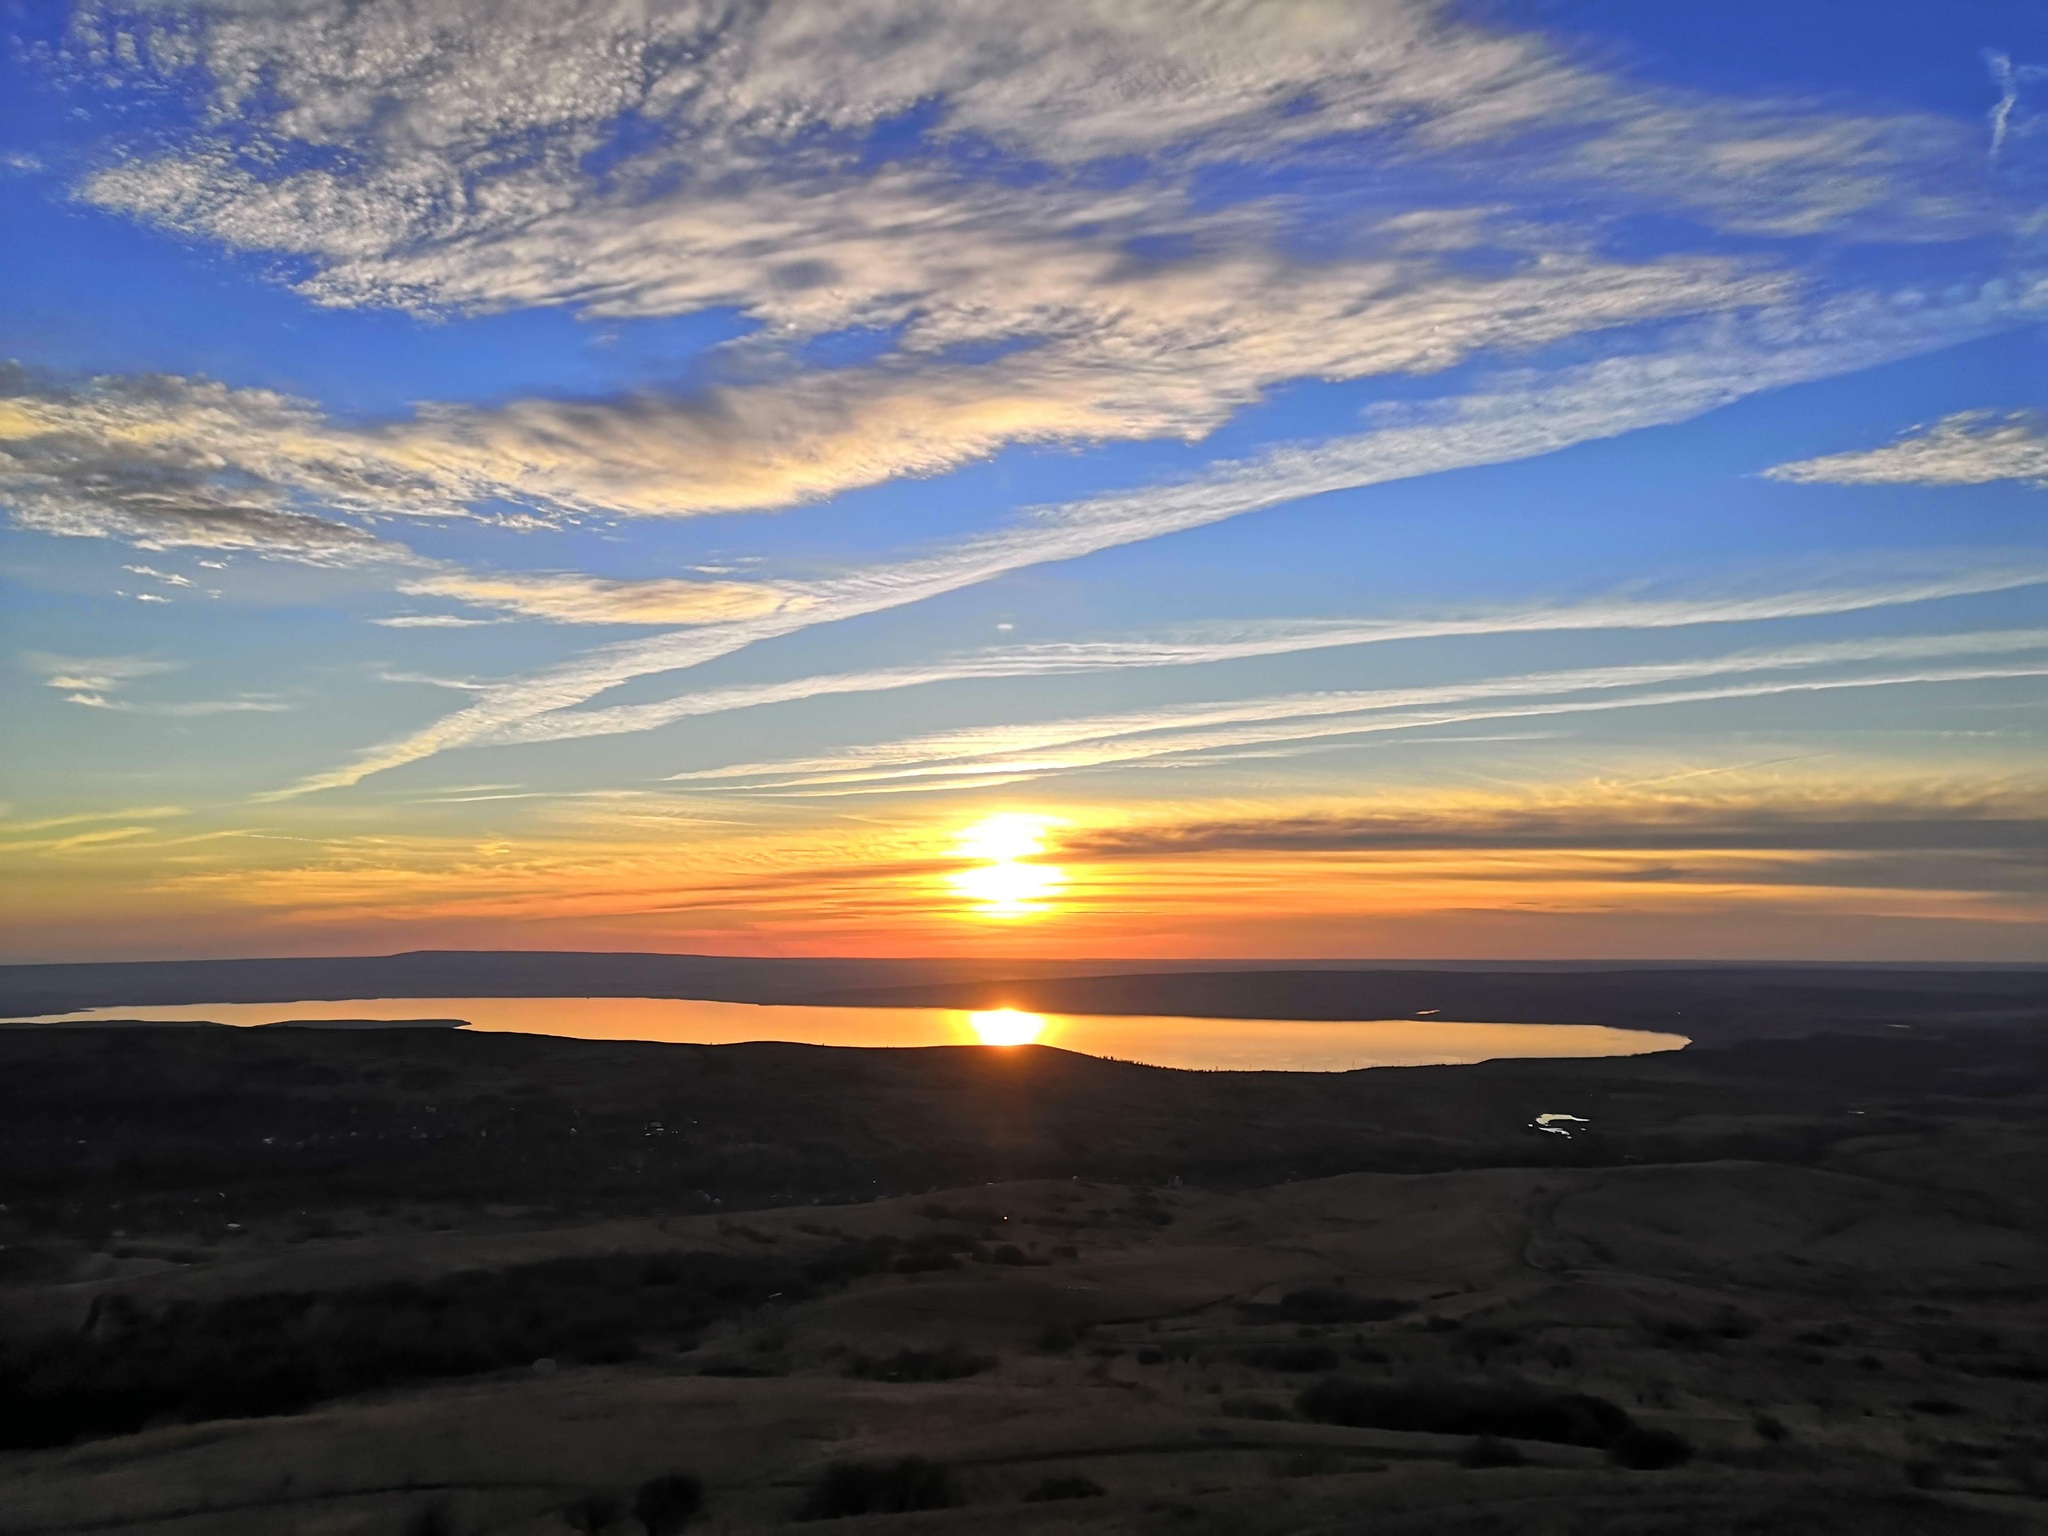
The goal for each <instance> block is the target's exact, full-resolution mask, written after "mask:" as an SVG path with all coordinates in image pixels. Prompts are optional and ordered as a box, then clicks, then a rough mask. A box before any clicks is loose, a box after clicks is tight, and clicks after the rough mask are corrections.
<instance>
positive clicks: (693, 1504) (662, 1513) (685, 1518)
mask: <svg viewBox="0 0 2048 1536" xmlns="http://www.w3.org/2000/svg"><path fill="white" fill-rule="evenodd" d="M703 1507H704V1484H703V1483H702V1482H701V1481H699V1480H698V1479H697V1478H694V1477H692V1476H691V1475H690V1474H689V1473H687V1472H670V1473H668V1474H667V1475H666V1476H663V1477H654V1478H649V1479H648V1480H647V1481H646V1482H644V1483H642V1484H641V1485H640V1491H639V1492H638V1493H636V1494H634V1495H633V1518H634V1519H636V1520H638V1521H639V1522H640V1523H641V1525H643V1526H645V1527H646V1528H647V1536H675V1533H676V1532H677V1531H680V1530H681V1529H682V1528H683V1527H684V1526H686V1525H688V1524H689V1523H690V1522H691V1521H692V1520H694V1519H696V1518H697V1513H698V1511H700V1510H701V1509H703Z"/></svg>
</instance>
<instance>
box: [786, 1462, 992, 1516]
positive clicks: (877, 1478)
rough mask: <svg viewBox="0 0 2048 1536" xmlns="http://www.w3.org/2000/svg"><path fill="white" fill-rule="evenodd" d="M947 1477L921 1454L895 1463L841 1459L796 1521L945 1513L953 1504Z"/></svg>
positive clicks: (950, 1480) (814, 1489)
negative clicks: (918, 1512) (915, 1511)
mask: <svg viewBox="0 0 2048 1536" xmlns="http://www.w3.org/2000/svg"><path fill="white" fill-rule="evenodd" d="M959 1502H960V1500H959V1497H958V1495H957V1494H956V1493H955V1491H954V1488H953V1477H952V1474H951V1473H949V1472H948V1471H947V1470H946V1469H945V1468H944V1467H942V1466H940V1465H938V1464H937V1463H936V1462H930V1461H926V1460H925V1459H924V1458H923V1457H922V1456H905V1457H903V1458H902V1459H901V1460H898V1461H842V1462H837V1463H835V1464H834V1465H832V1466H830V1467H827V1468H826V1469H825V1475H824V1476H823V1477H821V1478H820V1479H819V1480H818V1481H817V1483H816V1484H815V1485H814V1486H813V1487H812V1489H811V1492H810V1496H809V1497H808V1498H807V1499H806V1500H805V1501H804V1506H803V1508H802V1509H801V1510H799V1511H798V1512H797V1518H798V1519H799V1520H843V1519H845V1518H846V1517H847V1516H849V1515H898V1514H907V1513H909V1512H910V1511H912V1510H919V1509H951V1508H952V1507H953V1506H954V1505H955V1504H957V1503H959Z"/></svg>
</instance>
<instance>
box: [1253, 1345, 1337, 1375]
mask: <svg viewBox="0 0 2048 1536" xmlns="http://www.w3.org/2000/svg"><path fill="white" fill-rule="evenodd" d="M1237 1358H1238V1359H1240V1360H1242V1361H1243V1362H1244V1363H1245V1364H1246V1365H1252V1366H1257V1367H1258V1368H1259V1369H1260V1370H1262V1371H1329V1370H1335V1369H1336V1366H1337V1351H1336V1350H1334V1349H1332V1348H1330V1346H1329V1345H1327V1344H1253V1345H1249V1346H1247V1347H1246V1348H1244V1349H1241V1350H1239V1351H1238V1352H1237Z"/></svg>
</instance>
